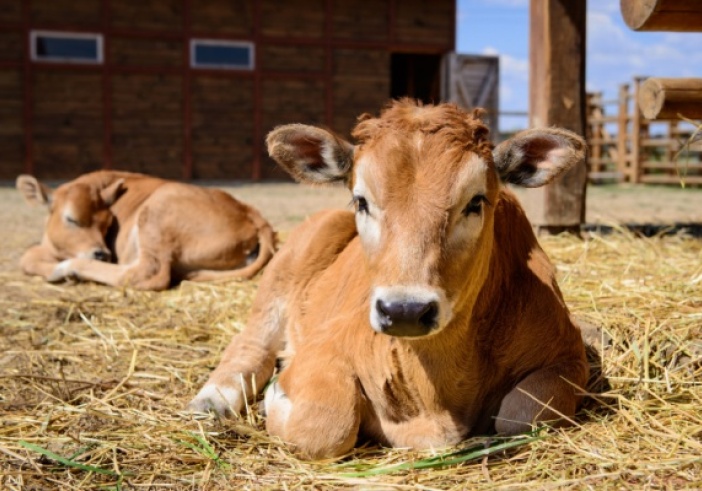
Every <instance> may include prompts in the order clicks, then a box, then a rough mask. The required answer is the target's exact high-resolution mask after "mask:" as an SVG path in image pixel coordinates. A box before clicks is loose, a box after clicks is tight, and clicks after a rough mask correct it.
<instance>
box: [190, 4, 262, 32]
mask: <svg viewBox="0 0 702 491" xmlns="http://www.w3.org/2000/svg"><path fill="white" fill-rule="evenodd" d="M253 2H254V0H197V1H194V2H193V3H192V6H193V8H191V12H190V16H191V25H190V28H191V30H192V31H194V32H198V33H204V34H206V36H205V37H207V35H210V36H211V35H212V34H217V35H228V36H231V35H238V36H243V37H248V36H250V35H251V34H252V32H253V9H254V7H253ZM198 37H199V35H198Z"/></svg>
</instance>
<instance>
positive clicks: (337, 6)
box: [332, 0, 390, 41]
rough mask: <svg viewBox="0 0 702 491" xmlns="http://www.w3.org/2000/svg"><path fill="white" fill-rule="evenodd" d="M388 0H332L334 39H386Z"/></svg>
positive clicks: (387, 31) (387, 30)
mask: <svg viewBox="0 0 702 491" xmlns="http://www.w3.org/2000/svg"><path fill="white" fill-rule="evenodd" d="M389 2H390V0H353V1H349V0H332V12H333V13H332V19H333V29H332V35H333V37H334V38H335V39H350V40H355V41H367V40H368V41H370V40H372V41H385V40H387V39H388V33H389V26H388V22H389V19H388V15H387V11H388V4H389Z"/></svg>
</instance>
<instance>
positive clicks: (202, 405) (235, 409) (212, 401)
mask: <svg viewBox="0 0 702 491" xmlns="http://www.w3.org/2000/svg"><path fill="white" fill-rule="evenodd" d="M243 407H244V401H243V398H242V397H241V391H240V390H239V389H233V388H231V387H218V386H216V385H214V384H208V385H205V386H204V387H203V388H202V389H201V390H200V392H198V394H197V395H196V396H195V398H194V399H193V400H192V401H190V403H189V404H188V410H189V411H192V412H196V413H214V414H216V415H217V416H219V417H220V418H233V417H234V416H235V415H237V414H239V413H240V412H241V410H242V409H243Z"/></svg>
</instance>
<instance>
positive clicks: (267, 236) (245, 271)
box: [185, 208, 278, 281]
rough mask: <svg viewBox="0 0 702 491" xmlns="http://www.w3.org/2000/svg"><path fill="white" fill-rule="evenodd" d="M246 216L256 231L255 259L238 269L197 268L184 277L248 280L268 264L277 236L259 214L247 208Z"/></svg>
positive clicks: (189, 279) (214, 279)
mask: <svg viewBox="0 0 702 491" xmlns="http://www.w3.org/2000/svg"><path fill="white" fill-rule="evenodd" d="M248 218H249V220H251V222H253V224H254V226H255V227H256V230H257V232H258V256H256V259H255V260H254V261H253V262H252V263H250V264H247V265H246V266H244V267H243V268H239V269H232V270H226V271H212V270H199V271H193V272H191V273H188V274H187V275H186V276H185V279H186V280H188V281H217V280H230V279H243V280H248V279H250V278H253V277H254V276H255V275H256V273H258V272H259V271H260V270H261V269H263V267H264V266H265V265H266V264H268V261H270V260H271V258H272V257H273V254H274V253H275V251H276V248H277V246H278V236H277V234H276V233H275V231H274V230H273V227H271V224H270V223H268V222H267V221H266V220H265V219H264V218H263V217H262V216H261V214H260V213H259V212H258V211H257V210H254V209H253V208H250V209H249V213H248Z"/></svg>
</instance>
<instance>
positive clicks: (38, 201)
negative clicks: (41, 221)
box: [16, 174, 51, 206]
mask: <svg viewBox="0 0 702 491" xmlns="http://www.w3.org/2000/svg"><path fill="white" fill-rule="evenodd" d="M16 186H17V190H18V191H19V192H20V193H22V196H24V199H25V201H26V202H27V203H29V204H30V205H32V206H34V205H47V206H48V205H49V203H50V202H51V189H50V188H49V187H48V186H45V185H44V184H42V183H40V182H39V181H38V180H37V178H36V177H34V176H30V175H28V174H22V175H20V176H18V177H17V183H16Z"/></svg>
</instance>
